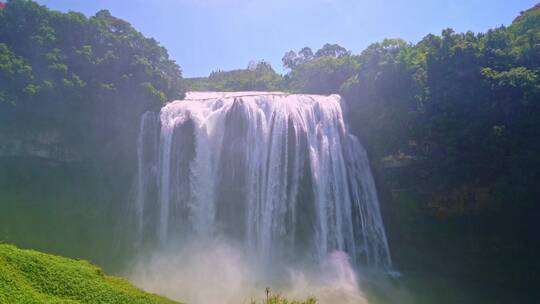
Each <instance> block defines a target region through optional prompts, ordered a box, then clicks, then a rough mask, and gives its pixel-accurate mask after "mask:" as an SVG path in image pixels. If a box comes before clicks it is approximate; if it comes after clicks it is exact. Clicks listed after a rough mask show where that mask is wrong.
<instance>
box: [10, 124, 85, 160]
mask: <svg viewBox="0 0 540 304" xmlns="http://www.w3.org/2000/svg"><path fill="white" fill-rule="evenodd" d="M0 157H24V158H28V157H30V158H42V159H47V160H52V161H58V162H68V163H69V162H76V161H80V160H82V158H83V155H82V153H81V151H80V148H79V147H77V146H76V145H75V144H70V143H68V142H67V140H66V139H65V137H64V135H63V134H62V132H61V131H59V130H57V129H49V130H33V131H26V132H21V133H9V132H7V131H3V132H2V131H0Z"/></svg>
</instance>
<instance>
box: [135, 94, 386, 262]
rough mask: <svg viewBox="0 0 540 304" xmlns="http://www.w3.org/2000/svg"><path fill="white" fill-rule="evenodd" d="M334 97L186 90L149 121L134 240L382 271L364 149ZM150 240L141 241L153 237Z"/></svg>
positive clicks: (380, 232)
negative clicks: (226, 246)
mask: <svg viewBox="0 0 540 304" xmlns="http://www.w3.org/2000/svg"><path fill="white" fill-rule="evenodd" d="M342 102H343V101H342V99H341V98H340V96H338V95H331V96H319V95H293V94H286V93H280V92H238V93H219V92H191V93H188V94H187V96H186V98H185V100H181V101H174V102H171V103H169V104H167V105H165V106H164V107H163V108H162V109H161V111H160V113H159V115H157V114H156V113H152V112H147V113H145V114H144V115H143V116H142V118H141V125H140V134H139V140H138V161H139V163H138V179H137V189H136V195H137V197H136V200H135V202H136V208H135V209H136V210H137V215H136V219H137V227H138V234H139V235H140V238H141V239H143V238H154V239H157V240H158V243H159V244H161V245H164V244H171V243H174V244H181V243H182V242H183V241H185V240H187V239H188V238H189V239H193V238H201V239H208V238H213V237H220V238H226V239H227V240H231V241H233V242H234V243H235V244H240V247H241V248H243V249H242V250H244V251H245V252H251V253H253V256H256V257H257V259H259V260H260V261H263V262H264V263H273V262H275V261H283V260H287V261H292V263H294V261H311V262H314V263H319V264H323V263H324V261H325V260H326V259H327V258H328V257H329V256H330V255H331V254H332V253H333V252H336V251H337V252H344V253H346V254H347V255H348V256H349V257H350V259H351V261H352V263H353V264H354V265H368V266H371V267H374V268H378V269H383V270H388V269H390V267H391V259H390V253H389V249H388V244H387V240H386V235H385V230H384V226H383V222H382V218H381V213H380V210H379V201H378V198H377V192H376V189H375V184H374V181H373V176H372V174H371V170H370V167H369V161H368V158H367V154H366V151H365V150H364V148H363V147H362V145H361V144H360V142H359V141H358V140H357V139H356V137H354V136H353V135H351V134H350V133H349V132H348V129H347V125H346V123H345V121H344V115H343V110H342ZM149 230H150V231H152V232H151V233H148V231H149Z"/></svg>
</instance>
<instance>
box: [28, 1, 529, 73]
mask: <svg viewBox="0 0 540 304" xmlns="http://www.w3.org/2000/svg"><path fill="white" fill-rule="evenodd" d="M538 1H539V0H146V1H143V0H38V2H39V3H41V4H44V5H46V6H48V7H49V8H52V9H57V10H61V11H68V10H73V11H79V12H83V13H85V14H86V15H93V14H95V13H96V12H97V11H98V10H100V9H108V10H110V11H111V12H112V14H113V15H115V16H117V17H120V18H122V19H125V20H126V21H129V22H130V23H131V24H133V25H134V26H135V28H137V29H138V30H139V31H141V32H142V33H143V34H145V35H146V36H150V37H154V38H156V39H157V40H158V41H160V43H161V44H162V45H163V46H165V47H166V48H167V49H168V50H169V54H170V55H171V57H172V58H173V59H174V60H176V61H177V62H178V64H179V65H180V66H181V67H182V70H183V72H184V76H186V77H192V76H205V75H208V74H209V73H210V72H211V71H214V70H217V69H222V70H229V69H235V68H244V67H246V66H247V64H248V63H249V61H251V60H266V61H269V62H271V63H272V65H273V66H274V68H276V70H278V71H281V69H282V68H281V57H282V56H283V54H284V53H285V52H286V51H288V50H291V49H292V50H298V49H300V48H302V47H304V46H310V47H312V48H313V49H314V50H316V49H318V48H319V47H321V46H322V45H323V44H324V43H326V42H330V43H338V44H340V45H342V46H344V47H346V48H348V49H350V50H352V51H353V52H354V53H358V52H360V51H362V50H363V49H364V48H365V47H366V46H368V45H369V44H370V43H373V42H377V41H380V40H382V39H383V38H386V37H389V38H394V37H399V38H403V39H405V40H407V41H410V42H416V41H418V40H419V39H421V38H422V37H423V36H425V35H426V34H428V33H436V34H440V32H441V30H442V29H443V28H447V27H451V28H453V29H455V30H456V31H460V32H461V31H467V30H472V31H474V32H483V31H486V30H487V29H489V28H492V27H496V26H499V25H502V24H504V25H508V24H510V23H511V22H512V20H513V19H514V17H516V16H517V15H518V14H519V12H520V11H522V10H525V9H528V8H529V7H532V6H533V5H534V4H536V3H537V2H538Z"/></svg>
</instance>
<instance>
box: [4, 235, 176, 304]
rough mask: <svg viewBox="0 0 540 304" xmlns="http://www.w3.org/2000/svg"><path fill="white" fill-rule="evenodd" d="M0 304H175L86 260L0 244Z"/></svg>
mask: <svg viewBox="0 0 540 304" xmlns="http://www.w3.org/2000/svg"><path fill="white" fill-rule="evenodd" d="M0 303H6V304H8V303H66V304H67V303H70V304H76V303H107V304H109V303H111V304H112V303H119V304H120V303H122V304H123V303H140V304H142V303H156V304H157V303H170V304H172V303H175V302H173V301H170V300H167V299H165V298H162V297H159V296H156V295H152V294H149V293H146V292H144V291H142V290H140V289H137V288H136V287H134V286H133V285H131V284H130V283H129V282H128V281H127V280H125V279H121V278H116V277H110V276H107V275H105V274H104V273H103V271H102V270H101V269H100V268H98V267H95V266H93V265H91V264H90V263H88V262H86V261H81V260H71V259H67V258H62V257H58V256H53V255H47V254H44V253H39V252H37V251H32V250H21V249H17V248H16V247H14V246H11V245H1V244H0Z"/></svg>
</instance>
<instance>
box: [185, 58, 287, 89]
mask: <svg viewBox="0 0 540 304" xmlns="http://www.w3.org/2000/svg"><path fill="white" fill-rule="evenodd" d="M186 83H187V87H188V88H189V90H191V91H278V90H281V89H282V88H283V79H282V77H281V75H279V74H277V73H276V72H275V71H274V69H273V68H272V66H271V65H270V64H269V63H267V62H264V61H261V62H253V63H250V65H249V66H248V68H247V69H240V70H232V71H217V72H213V73H212V74H210V76H209V77H208V78H192V79H186Z"/></svg>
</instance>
